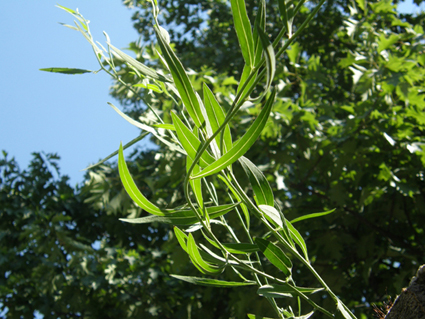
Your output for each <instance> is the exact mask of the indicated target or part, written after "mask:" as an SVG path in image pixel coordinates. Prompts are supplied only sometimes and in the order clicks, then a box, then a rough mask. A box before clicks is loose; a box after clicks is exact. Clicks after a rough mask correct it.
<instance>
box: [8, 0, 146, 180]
mask: <svg viewBox="0 0 425 319" xmlns="http://www.w3.org/2000/svg"><path fill="white" fill-rule="evenodd" d="M57 3H59V4H61V5H63V6H65V7H68V8H72V9H76V8H78V9H79V11H80V13H82V14H83V15H84V17H86V18H87V19H89V20H90V21H91V23H90V27H91V31H92V34H93V36H94V38H95V39H96V40H98V41H100V42H101V43H103V44H104V43H105V40H104V36H103V33H102V31H106V32H107V33H108V34H109V36H110V38H111V41H112V43H113V44H114V45H115V46H116V47H118V48H125V47H126V46H127V44H128V43H129V42H131V41H135V40H137V38H138V35H137V32H136V31H135V30H134V29H133V27H132V22H131V19H130V18H131V15H132V12H133V11H132V10H129V9H127V8H126V7H124V5H122V2H121V1H120V0H103V1H100V0H90V1H87V0H86V1H83V0H79V1H77V0H62V1H61V0H59V2H58V1H57V0H42V1H41V0H39V1H34V0H27V1H2V4H1V5H0V9H1V10H0V30H1V31H0V43H1V47H2V50H0V60H1V61H2V68H1V69H2V76H1V79H0V97H1V99H0V101H1V109H0V110H1V111H0V150H6V151H7V152H8V153H9V156H10V157H12V156H14V157H15V158H16V159H17V161H18V163H19V165H20V167H21V168H25V167H26V166H27V165H28V163H29V160H30V159H31V157H32V156H31V152H34V151H37V152H38V151H44V152H52V153H58V154H59V155H60V156H61V161H60V167H61V173H62V174H66V175H69V176H70V177H71V184H72V185H75V183H77V182H81V181H82V179H83V174H84V173H83V172H81V171H80V170H81V169H84V168H85V167H87V166H88V165H89V164H90V163H94V162H96V161H97V160H98V159H100V158H103V157H106V156H107V155H109V154H110V153H112V152H113V151H115V150H116V149H117V148H118V146H119V143H120V141H123V142H124V143H126V142H128V141H130V140H131V139H133V138H134V137H136V136H137V135H138V134H139V130H138V129H137V128H135V127H133V126H132V125H130V124H128V123H127V122H126V121H125V120H123V119H122V118H121V117H120V116H119V115H118V114H117V113H115V111H113V110H112V108H111V107H109V106H108V105H107V102H112V103H114V104H116V105H117V104H118V103H117V102H116V101H114V100H113V99H112V98H111V97H110V96H109V95H108V91H109V86H110V84H111V79H110V78H109V76H108V75H107V74H106V73H102V72H101V73H98V74H84V75H63V74H53V73H47V72H41V71H39V69H40V68H46V67H75V68H83V69H90V70H97V69H98V64H97V60H96V58H95V56H94V54H93V52H92V51H91V47H90V45H89V44H88V42H87V41H86V40H85V39H84V37H83V36H82V35H81V34H80V33H78V32H77V31H73V30H71V29H68V28H65V27H63V26H61V25H60V24H58V22H63V23H67V24H73V20H74V19H73V17H72V16H71V15H70V14H68V13H67V12H65V11H63V10H61V9H59V8H57V7H55V5H56V4H57Z"/></svg>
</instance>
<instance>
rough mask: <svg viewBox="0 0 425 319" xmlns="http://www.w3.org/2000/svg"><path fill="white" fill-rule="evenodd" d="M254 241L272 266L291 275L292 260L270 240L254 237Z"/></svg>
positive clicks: (286, 274)
mask: <svg viewBox="0 0 425 319" xmlns="http://www.w3.org/2000/svg"><path fill="white" fill-rule="evenodd" d="M255 243H256V244H257V246H258V248H260V250H261V251H262V253H263V254H264V256H266V257H267V259H268V260H269V261H270V262H271V263H272V264H273V265H274V266H276V267H277V268H278V269H279V270H281V271H282V272H283V273H284V274H285V276H287V277H289V276H291V270H292V262H291V260H290V259H289V258H288V256H286V254H285V253H284V252H283V251H282V249H280V248H279V247H278V246H276V245H275V244H273V243H272V242H270V241H268V240H266V239H262V238H256V239H255Z"/></svg>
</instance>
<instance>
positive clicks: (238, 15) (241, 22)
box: [230, 0, 254, 67]
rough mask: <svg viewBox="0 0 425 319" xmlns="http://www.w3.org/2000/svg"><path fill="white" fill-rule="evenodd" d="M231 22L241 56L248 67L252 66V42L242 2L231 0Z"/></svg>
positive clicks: (249, 24)
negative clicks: (232, 22)
mask: <svg viewBox="0 0 425 319" xmlns="http://www.w3.org/2000/svg"><path fill="white" fill-rule="evenodd" d="M230 3H231V6H232V14H233V21H234V24H235V30H236V35H237V36H238V41H239V45H240V47H241V50H242V55H243V58H244V60H245V63H246V64H247V65H248V67H252V66H253V65H254V40H253V37H252V31H251V23H250V22H249V18H248V15H247V13H246V5H245V1H244V0H231V1H230Z"/></svg>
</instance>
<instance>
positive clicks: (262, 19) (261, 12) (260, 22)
mask: <svg viewBox="0 0 425 319" xmlns="http://www.w3.org/2000/svg"><path fill="white" fill-rule="evenodd" d="M254 26H255V27H254V52H255V59H254V65H255V66H256V65H258V63H259V62H260V61H261V56H262V54H263V46H262V45H261V40H260V37H259V35H258V29H261V30H263V31H264V30H265V29H266V1H265V0H260V3H259V4H258V11H257V16H256V17H255V22H254Z"/></svg>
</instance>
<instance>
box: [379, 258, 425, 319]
mask: <svg viewBox="0 0 425 319" xmlns="http://www.w3.org/2000/svg"><path fill="white" fill-rule="evenodd" d="M385 319H425V265H422V266H421V267H419V269H418V272H417V273H416V276H415V277H413V278H412V280H411V281H410V284H409V287H407V288H404V289H403V290H402V292H401V294H400V296H398V297H397V299H396V300H395V301H394V304H393V306H392V307H391V308H390V309H389V311H388V314H387V315H386V316H385Z"/></svg>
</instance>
